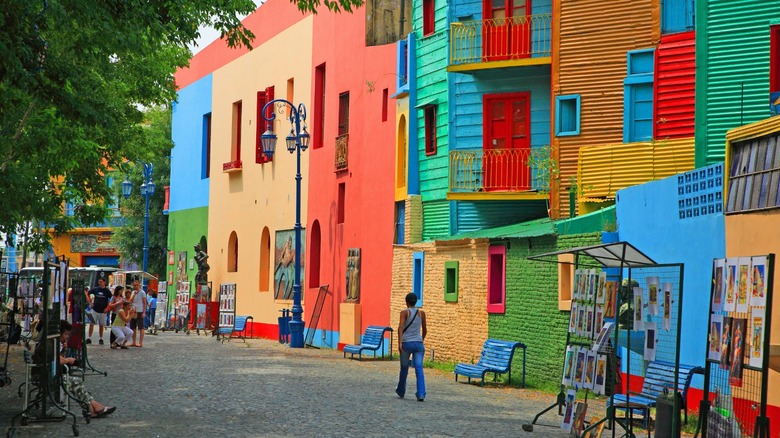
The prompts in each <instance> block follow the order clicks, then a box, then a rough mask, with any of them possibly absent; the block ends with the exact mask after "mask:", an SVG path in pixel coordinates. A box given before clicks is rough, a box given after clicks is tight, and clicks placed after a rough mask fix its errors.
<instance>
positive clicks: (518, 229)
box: [436, 218, 555, 240]
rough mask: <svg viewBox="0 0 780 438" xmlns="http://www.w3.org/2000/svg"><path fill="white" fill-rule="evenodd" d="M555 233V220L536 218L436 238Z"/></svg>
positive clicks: (485, 237) (484, 237) (520, 235)
mask: <svg viewBox="0 0 780 438" xmlns="http://www.w3.org/2000/svg"><path fill="white" fill-rule="evenodd" d="M553 234H555V222H554V221H551V220H550V219H548V218H543V219H536V220H533V221H528V222H521V223H519V224H512V225H504V226H503V227H495V228H485V229H482V230H475V231H469V232H466V233H460V234H456V235H454V236H448V237H439V238H437V239H436V240H462V239H506V238H516V239H517V238H524V237H526V238H527V237H540V236H548V235H553Z"/></svg>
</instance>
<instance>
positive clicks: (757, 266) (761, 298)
mask: <svg viewBox="0 0 780 438" xmlns="http://www.w3.org/2000/svg"><path fill="white" fill-rule="evenodd" d="M752 264H753V269H752V271H753V274H752V275H751V279H752V281H753V288H752V294H751V296H750V305H751V306H754V307H756V306H761V307H763V306H766V286H765V285H766V256H759V257H753V260H752Z"/></svg>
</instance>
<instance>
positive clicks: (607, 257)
mask: <svg viewBox="0 0 780 438" xmlns="http://www.w3.org/2000/svg"><path fill="white" fill-rule="evenodd" d="M561 254H574V255H575V256H578V257H579V256H584V257H590V258H591V259H593V260H595V261H596V263H597V264H598V265H601V266H602V267H604V268H636V267H640V266H652V265H656V264H657V263H656V262H655V261H654V260H653V259H651V258H650V257H648V256H646V255H645V254H644V253H642V251H640V250H638V249H636V248H635V247H634V246H633V245H631V244H630V243H628V242H615V243H604V244H601V245H593V246H581V247H578V248H569V249H564V250H561V251H556V252H548V253H546V254H539V255H535V256H531V257H528V260H538V261H543V262H553V263H558V256H559V255H561ZM579 264H580V265H581V266H588V265H593V263H588V262H587V261H583V260H580V262H579Z"/></svg>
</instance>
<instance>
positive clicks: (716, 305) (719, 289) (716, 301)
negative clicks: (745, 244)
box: [712, 259, 726, 312]
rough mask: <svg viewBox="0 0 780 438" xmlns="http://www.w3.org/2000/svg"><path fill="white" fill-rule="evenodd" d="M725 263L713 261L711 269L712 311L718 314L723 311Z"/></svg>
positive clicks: (719, 260)
mask: <svg viewBox="0 0 780 438" xmlns="http://www.w3.org/2000/svg"><path fill="white" fill-rule="evenodd" d="M725 264H726V261H725V260H723V259H717V260H715V261H713V267H712V311H713V312H720V311H721V310H723V268H724V267H725Z"/></svg>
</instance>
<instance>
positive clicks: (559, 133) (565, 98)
mask: <svg viewBox="0 0 780 438" xmlns="http://www.w3.org/2000/svg"><path fill="white" fill-rule="evenodd" d="M571 101H574V113H573V114H574V126H575V128H574V130H572V131H564V130H562V127H563V124H564V123H563V119H562V116H563V111H562V108H563V105H564V104H567V103H568V102H571ZM580 114H581V107H580V95H579V94H566V95H561V96H555V136H556V137H569V136H575V135H580Z"/></svg>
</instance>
